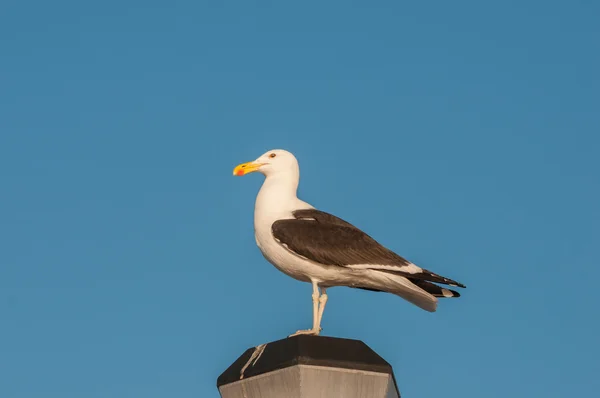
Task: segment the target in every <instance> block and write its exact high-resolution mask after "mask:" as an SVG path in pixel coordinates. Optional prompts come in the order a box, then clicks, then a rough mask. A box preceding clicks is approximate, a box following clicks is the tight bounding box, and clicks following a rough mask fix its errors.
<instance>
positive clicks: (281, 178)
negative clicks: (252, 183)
mask: <svg viewBox="0 0 600 398" xmlns="http://www.w3.org/2000/svg"><path fill="white" fill-rule="evenodd" d="M298 182H299V179H298V176H297V175H294V174H292V173H289V172H288V173H277V174H274V175H269V176H267V177H266V178H265V181H264V182H263V185H262V187H261V188H260V191H259V192H258V195H257V196H256V203H255V205H254V214H255V216H260V217H261V218H264V217H268V216H269V215H273V216H277V215H280V214H282V213H285V212H289V211H291V210H295V206H296V205H297V202H298V197H297V196H296V192H297V191H298Z"/></svg>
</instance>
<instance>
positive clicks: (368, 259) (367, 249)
mask: <svg viewBox="0 0 600 398" xmlns="http://www.w3.org/2000/svg"><path fill="white" fill-rule="evenodd" d="M252 172H259V173H262V174H263V175H264V176H265V180H264V182H263V185H262V187H261V188H260V191H259V192H258V195H257V197H256V203H255V207H254V235H255V238H256V244H257V245H258V247H259V249H260V251H261V252H262V254H263V255H264V257H265V258H266V259H267V260H268V261H269V262H270V263H272V264H273V265H274V266H275V267H277V268H278V269H279V270H280V271H282V272H284V273H285V274H287V275H289V276H291V277H292V278H295V279H297V280H299V281H303V282H308V283H311V284H312V288H313V295H312V301H313V324H312V328H311V329H308V330H299V331H297V332H296V333H294V334H292V336H295V335H298V334H312V335H318V334H319V333H320V331H321V320H322V317H323V311H324V309H325V304H326V303H327V288H330V287H334V286H347V287H352V288H359V289H366V290H372V291H378V292H387V293H392V294H395V295H397V296H400V297H402V298H403V299H405V300H407V301H409V302H410V303H412V304H414V305H416V306H418V307H420V308H422V309H424V310H426V311H429V312H434V311H435V310H436V308H437V302H438V297H442V298H443V297H459V296H460V294H459V293H458V292H456V291H454V290H450V289H446V288H444V287H441V286H438V285H437V284H436V283H440V284H443V285H449V286H458V287H462V288H464V287H466V286H465V285H463V284H461V283H459V282H456V281H454V280H452V279H449V278H446V277H443V276H441V275H437V274H435V273H433V272H431V271H428V270H426V269H424V268H421V267H419V266H417V265H415V264H413V263H411V262H410V261H408V260H406V259H404V258H403V257H401V256H399V255H398V254H396V253H394V252H393V251H391V250H389V249H388V248H386V247H384V246H382V245H381V244H379V243H378V242H377V241H375V240H374V239H373V238H371V237H370V236H369V235H367V234H366V233H365V232H363V231H361V230H360V229H358V228H357V227H355V226H354V225H352V224H350V223H348V222H346V221H344V220H342V219H340V218H338V217H336V216H334V215H332V214H329V213H326V212H324V211H321V210H317V209H316V208H315V207H313V206H312V205H310V204H308V203H306V202H304V201H302V200H300V199H298V197H297V190H298V183H299V180H300V169H299V166H298V161H297V160H296V157H295V156H294V155H293V154H292V153H290V152H288V151H285V150H281V149H275V150H271V151H268V152H266V153H264V154H263V155H261V156H260V157H259V158H258V159H256V160H254V161H252V162H247V163H242V164H240V165H238V166H236V167H235V168H234V170H233V174H234V175H236V176H243V175H246V174H248V173H252Z"/></svg>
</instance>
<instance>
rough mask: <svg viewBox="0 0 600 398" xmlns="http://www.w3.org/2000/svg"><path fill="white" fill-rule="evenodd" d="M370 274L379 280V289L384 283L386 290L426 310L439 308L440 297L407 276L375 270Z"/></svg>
mask: <svg viewBox="0 0 600 398" xmlns="http://www.w3.org/2000/svg"><path fill="white" fill-rule="evenodd" d="M369 274H370V276H371V278H373V279H375V280H377V281H378V282H379V283H378V286H377V288H378V289H382V285H383V286H385V291H387V292H389V293H392V294H395V295H397V296H400V297H402V298H403V299H405V300H407V301H408V302H410V303H412V304H414V305H416V306H417V307H419V308H421V309H424V310H425V311H429V312H435V310H436V309H437V303H438V299H437V298H436V297H435V296H433V295H432V294H429V293H427V292H426V291H425V290H423V289H421V288H420V287H418V286H416V285H415V284H413V283H412V282H411V281H409V280H408V279H406V278H405V277H403V276H401V275H396V274H390V273H387V272H378V271H375V270H372V271H371V272H370V273H369ZM382 290H383V289H382Z"/></svg>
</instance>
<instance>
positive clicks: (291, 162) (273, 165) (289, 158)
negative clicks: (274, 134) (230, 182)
mask: <svg viewBox="0 0 600 398" xmlns="http://www.w3.org/2000/svg"><path fill="white" fill-rule="evenodd" d="M255 171H258V172H259V173H262V174H264V175H265V176H267V177H269V176H271V175H275V174H280V173H286V174H288V173H294V174H298V161H297V160H296V157H295V156H294V155H293V154H292V153H291V152H288V151H285V150H283V149H273V150H270V151H267V152H265V153H263V154H262V155H260V156H259V157H258V158H257V159H256V160H253V161H251V162H246V163H242V164H239V165H237V166H236V167H235V168H234V169H233V175H234V176H243V175H246V174H248V173H252V172H255Z"/></svg>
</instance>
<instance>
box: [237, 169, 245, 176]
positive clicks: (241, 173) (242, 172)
mask: <svg viewBox="0 0 600 398" xmlns="http://www.w3.org/2000/svg"><path fill="white" fill-rule="evenodd" d="M236 174H237V175H239V176H243V175H244V170H238V171H237V173H236Z"/></svg>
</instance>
